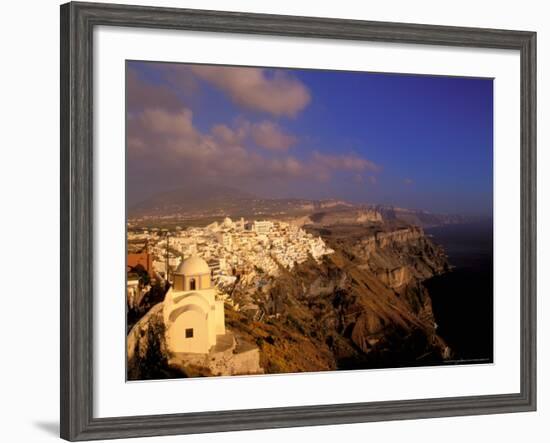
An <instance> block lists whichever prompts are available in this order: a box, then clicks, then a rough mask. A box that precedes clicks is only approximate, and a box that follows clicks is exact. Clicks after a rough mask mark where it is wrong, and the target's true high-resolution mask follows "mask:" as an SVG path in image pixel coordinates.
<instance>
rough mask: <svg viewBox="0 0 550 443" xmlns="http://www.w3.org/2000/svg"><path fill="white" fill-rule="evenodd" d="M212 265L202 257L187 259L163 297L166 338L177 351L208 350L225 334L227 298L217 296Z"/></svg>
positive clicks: (205, 351) (194, 351) (172, 350)
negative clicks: (213, 284)
mask: <svg viewBox="0 0 550 443" xmlns="http://www.w3.org/2000/svg"><path fill="white" fill-rule="evenodd" d="M216 294H217V290H216V288H213V287H212V282H211V278H210V268H209V266H208V264H207V263H206V262H205V261H204V260H203V259H202V258H200V257H196V256H192V257H189V258H187V259H186V260H184V261H183V262H182V263H181V264H180V265H179V266H178V268H177V269H176V271H175V273H174V275H173V284H172V287H171V288H170V289H169V290H168V292H167V293H166V297H165V299H164V308H163V316H164V325H165V338H166V344H167V346H168V349H169V350H170V351H171V352H175V353H180V352H181V353H194V354H206V353H208V352H209V350H210V348H211V347H212V346H214V345H216V336H218V335H223V334H225V316H224V302H223V300H217V299H216Z"/></svg>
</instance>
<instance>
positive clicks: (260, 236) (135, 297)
mask: <svg viewBox="0 0 550 443" xmlns="http://www.w3.org/2000/svg"><path fill="white" fill-rule="evenodd" d="M128 250H129V253H128V263H127V265H128V269H129V271H131V270H132V268H134V267H136V266H137V265H140V266H141V267H142V268H143V269H144V270H145V271H147V272H148V273H149V274H151V275H154V276H156V278H157V279H160V280H166V279H168V278H169V274H170V271H171V270H174V269H176V268H177V267H178V266H179V264H180V263H181V262H182V260H183V259H184V258H187V257H190V256H198V257H201V258H203V259H204V260H206V262H207V263H208V265H209V267H210V269H211V270H212V278H213V281H214V283H215V284H216V285H217V286H219V287H220V288H226V287H228V286H231V285H233V284H235V282H236V280H237V277H239V279H240V280H241V284H247V283H250V284H252V283H253V282H254V280H255V279H256V278H257V277H258V276H259V275H268V276H271V277H276V276H278V275H279V273H280V272H281V269H283V268H284V269H288V270H291V269H292V268H293V267H294V266H295V265H296V264H300V263H303V262H304V261H305V260H307V258H308V257H309V256H311V257H312V258H313V259H314V260H317V261H319V260H320V258H321V257H323V256H324V255H327V254H332V253H333V252H334V251H333V250H332V249H331V248H329V247H327V246H326V244H325V242H324V241H323V239H322V238H321V237H319V236H313V235H312V234H310V233H306V232H305V231H304V229H302V228H300V227H298V226H296V225H294V224H291V223H286V222H283V221H269V220H252V221H245V220H244V218H240V219H239V220H237V221H233V220H231V218H229V217H225V219H223V221H221V222H220V223H218V222H213V223H211V224H209V225H207V226H206V227H203V228H201V227H190V228H187V229H177V230H175V231H174V232H168V231H162V230H158V229H153V230H151V231H149V230H139V231H134V232H131V231H129V232H128ZM138 283H139V282H138V281H137V280H136V278H129V279H128V305H129V306H131V307H133V306H135V305H136V304H138V303H139V301H140V298H141V296H143V294H144V293H146V292H147V291H148V290H149V289H150V288H149V287H148V286H143V287H139V284H138Z"/></svg>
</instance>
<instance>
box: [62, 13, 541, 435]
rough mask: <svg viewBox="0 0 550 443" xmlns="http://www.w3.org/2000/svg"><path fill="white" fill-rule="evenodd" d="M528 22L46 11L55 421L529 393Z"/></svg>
mask: <svg viewBox="0 0 550 443" xmlns="http://www.w3.org/2000/svg"><path fill="white" fill-rule="evenodd" d="M535 40H536V34H535V33H533V32H525V31H508V30H493V29H474V28H456V27H444V26H427V25H416V24H414V25H413V24H400V23H380V22H365V21H354V20H340V19H328V18H311V17H290V16H275V15H262V14H248V13H246V14H245V13H234V12H218V11H200V10H185V9H169V8H154V7H141V6H140V7H137V6H121V5H111V4H89V3H68V4H66V5H63V6H62V7H61V282H62V285H61V288H62V289H61V321H62V324H61V436H62V437H63V438H65V439H67V440H71V441H72V440H89V439H100V438H120V437H142V436H152V435H169V434H185V433H200V432H216V431H227V430H245V429H260V428H277V427H289V426H307V425H323V424H338V423H355V422H367V421H377V420H395V419H413V418H427V417H441V416H452V415H467V414H489V413H503V412H515V411H532V410H535V408H536V360H535V349H536V324H535V320H536V311H535V306H536V294H535V275H536V274H535V273H536V262H535V231H536V229H535V226H536V225H535V224H536V208H535V197H536V192H535V182H536V180H535V154H536V152H535V148H536V144H535V133H536V131H535V124H536V119H535V115H536V113H535V98H536V87H535V77H536V75H535V69H536V64H535V59H536V57H535V54H536V48H535Z"/></svg>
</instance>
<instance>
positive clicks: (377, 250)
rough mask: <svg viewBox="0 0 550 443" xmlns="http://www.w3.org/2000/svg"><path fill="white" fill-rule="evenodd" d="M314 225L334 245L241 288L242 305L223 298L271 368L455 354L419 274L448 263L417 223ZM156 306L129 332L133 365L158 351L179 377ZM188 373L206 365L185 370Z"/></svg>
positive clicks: (237, 296)
mask: <svg viewBox="0 0 550 443" xmlns="http://www.w3.org/2000/svg"><path fill="white" fill-rule="evenodd" d="M309 229H310V230H313V231H314V232H316V233H320V234H321V235H322V236H323V238H324V239H325V241H326V242H327V243H328V244H329V246H330V247H332V248H333V249H334V250H335V253H334V254H331V255H329V256H325V257H324V260H323V261H322V262H321V263H317V262H315V261H314V260H313V259H310V260H308V261H306V262H304V263H302V264H300V265H297V266H295V267H294V269H293V270H292V271H288V270H282V274H281V275H280V276H279V277H277V278H276V279H274V278H270V277H267V276H261V277H260V278H259V281H258V282H257V283H256V284H253V285H252V286H248V287H240V286H239V287H236V288H235V290H234V291H233V293H232V297H233V301H234V304H235V305H236V306H237V308H236V309H235V306H232V305H226V309H225V316H226V327H227V329H228V330H230V331H231V332H233V334H234V335H235V337H236V339H237V340H238V341H239V340H240V341H242V342H247V343H253V344H256V345H257V346H258V347H259V350H260V363H261V366H262V367H263V368H264V371H265V372H266V373H283V372H311V371H324V370H334V369H354V368H378V367H398V366H414V365H421V364H428V363H437V362H441V361H442V360H443V359H444V358H448V357H450V350H449V348H448V347H447V346H446V345H445V343H444V342H443V341H442V340H441V338H439V337H438V336H437V334H436V330H435V323H434V318H433V312H432V304H431V300H430V297H429V294H428V292H427V290H426V289H425V287H424V285H423V283H422V282H423V281H424V280H426V279H427V278H430V277H432V276H434V275H437V274H440V273H442V272H444V271H446V270H447V269H448V264H447V261H446V258H445V254H444V253H443V251H442V250H441V248H439V247H437V246H436V245H434V244H433V243H432V242H431V241H430V240H429V238H427V237H426V236H425V235H424V232H423V231H422V230H421V229H420V228H415V227H408V228H398V229H394V228H391V227H390V226H385V225H384V226H380V225H378V224H377V225H376V226H374V225H373V224H371V225H350V226H333V227H331V228H330V229H327V228H312V227H310V228H309ZM239 305H240V306H241V308H238V306H239ZM157 306H162V305H157ZM157 306H155V307H153V308H152V310H151V311H150V312H149V313H148V314H147V315H146V316H145V317H144V318H142V319H141V320H140V321H139V322H138V323H137V324H136V325H135V326H134V328H133V329H132V331H131V332H130V334H129V371H130V372H129V373H130V374H134V375H136V374H137V375H139V374H143V373H144V371H146V369H144V368H146V367H147V364H148V363H147V362H151V361H152V360H154V359H155V358H157V360H159V361H160V363H158V364H157V365H153V369H154V374H156V376H160V377H161V378H162V377H163V376H174V373H173V371H172V370H170V369H169V368H167V367H163V364H164V363H162V362H165V361H166V355H165V354H164V351H163V349H164V345H163V344H162V339H159V338H158V336H157V337H156V338H155V334H154V331H155V330H157V331H161V330H162V325H161V324H159V322H158V315H156V314H155V313H156V312H157V311H156V310H157V309H159V308H158V307H157ZM159 336H162V334H159ZM155 356H157V357H155ZM159 356H160V357H159ZM189 375H208V374H202V373H197V374H180V375H179V376H189ZM149 376H150V377H153V376H151V375H149ZM137 378H139V377H137ZM153 378H154V377H153Z"/></svg>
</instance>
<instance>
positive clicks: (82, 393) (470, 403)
mask: <svg viewBox="0 0 550 443" xmlns="http://www.w3.org/2000/svg"><path fill="white" fill-rule="evenodd" d="M100 25H105V26H125V27H138V28H161V29H179V30H193V31H215V32H232V33H245V34H265V35H276V36H292V37H304V38H307V37H315V38H328V39H346V40H367V41H382V42H394V43H413V44H430V45H447V46H461V47H472V48H500V49H514V50H518V51H519V52H520V55H521V148H520V149H521V293H520V298H521V312H520V316H521V353H520V356H521V361H520V362H518V363H520V365H521V392H520V393H511V394H510V393H502V394H499V395H483V396H467V397H454V398H433V399H420V400H403V401H384V402H369V403H351V404H334V405H317V406H303V407H284V408H272V409H254V410H234V411H212V412H199V413H185V414H170V415H151V416H131V417H109V418H96V417H94V416H93V402H94V399H93V391H94V390H93V380H94V374H93V369H92V368H93V365H92V361H93V333H92V332H93V330H92V328H93V321H92V320H93V319H92V315H93V314H92V313H93V309H92V307H93V274H94V269H93V238H92V232H93V230H92V226H93V174H92V165H93V161H92V159H93V155H94V152H93V142H92V135H93V124H92V120H93V101H92V97H93V93H92V84H93V82H92V72H93V71H92V66H93V57H92V55H93V47H92V46H93V30H94V27H96V26H100ZM60 70H61V116H60V117H61V125H60V130H61V437H62V438H64V439H67V440H71V441H76V440H92V439H106V438H123V437H144V436H153V435H171V434H189V433H202V432H220V431H237V430H246V429H262V428H281V427H291V426H311V425H327V424H340V423H357V422H370V421H379V420H402V419H419V418H428V417H445V416H458V415H473V414H493V413H507V412H518V411H533V410H535V409H536V237H535V236H536V84H535V82H536V33H534V32H524V31H507V30H495V29H476V28H459V27H445V26H431V25H430V26H427V25H417V24H402V23H380V22H369V21H356V20H341V19H327V18H312V17H294V16H280V15H264V14H249V13H236V12H218V11H201V10H187V9H172V8H154V7H141V6H121V5H113V4H99V3H68V4H65V5H62V6H61V67H60ZM497 296H498V295H497Z"/></svg>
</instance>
